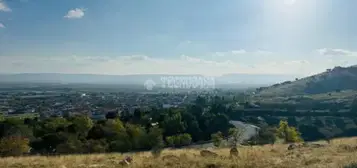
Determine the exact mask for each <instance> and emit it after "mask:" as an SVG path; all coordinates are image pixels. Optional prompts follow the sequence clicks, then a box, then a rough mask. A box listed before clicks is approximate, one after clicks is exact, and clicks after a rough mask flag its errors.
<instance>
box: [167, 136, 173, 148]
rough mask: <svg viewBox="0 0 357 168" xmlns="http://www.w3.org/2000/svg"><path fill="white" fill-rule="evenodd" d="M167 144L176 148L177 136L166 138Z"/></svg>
mask: <svg viewBox="0 0 357 168" xmlns="http://www.w3.org/2000/svg"><path fill="white" fill-rule="evenodd" d="M166 143H167V145H168V146H171V147H175V136H168V137H166Z"/></svg>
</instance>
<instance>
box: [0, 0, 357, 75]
mask: <svg viewBox="0 0 357 168" xmlns="http://www.w3.org/2000/svg"><path fill="white" fill-rule="evenodd" d="M355 6H357V1H355V0H343V1H341V0H221V1H217V0H180V1H178V0H0V73H72V74H73V73H74V74H121V75H123V74H203V75H222V74H227V73H248V74H298V75H302V76H307V75H311V74H315V73H318V72H323V71H325V70H326V69H328V68H333V67H334V66H350V65H355V64H357V43H356V42H357V22H356V21H355V18H356V17H357V10H355V8H354V7H355Z"/></svg>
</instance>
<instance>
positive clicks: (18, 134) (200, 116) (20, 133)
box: [0, 97, 233, 156]
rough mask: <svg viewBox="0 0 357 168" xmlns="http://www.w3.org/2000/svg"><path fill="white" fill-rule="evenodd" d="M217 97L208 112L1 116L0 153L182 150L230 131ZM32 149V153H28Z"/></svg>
mask: <svg viewBox="0 0 357 168" xmlns="http://www.w3.org/2000/svg"><path fill="white" fill-rule="evenodd" d="M219 100H221V99H220V98H216V99H215V101H216V102H213V103H212V104H210V107H211V108H210V109H209V110H207V109H206V108H205V107H207V104H205V103H207V102H206V101H205V99H203V98H201V97H199V98H198V99H197V101H196V102H197V103H196V104H194V105H191V106H188V107H187V108H171V109H152V110H150V111H140V110H135V112H134V113H126V112H124V113H123V114H122V115H116V114H108V115H107V119H106V120H102V121H94V120H92V119H90V118H89V117H88V116H85V115H75V116H67V117H66V118H62V117H50V118H47V119H42V120H41V119H39V118H36V117H35V118H25V119H23V118H4V119H3V120H2V121H0V154H2V155H3V156H16V155H21V154H74V153H103V152H129V151H145V150H151V151H152V152H153V154H155V155H159V154H160V152H161V151H162V149H163V148H164V147H165V146H170V147H175V148H177V147H183V146H187V145H190V144H191V143H195V142H199V141H207V140H210V139H211V135H212V134H214V133H216V132H221V136H222V137H224V136H227V135H228V130H229V129H230V128H232V127H233V125H231V124H230V123H229V121H230V119H229V117H228V115H229V113H230V111H229V109H228V108H226V107H224V106H223V104H222V103H220V102H219ZM30 148H31V150H30Z"/></svg>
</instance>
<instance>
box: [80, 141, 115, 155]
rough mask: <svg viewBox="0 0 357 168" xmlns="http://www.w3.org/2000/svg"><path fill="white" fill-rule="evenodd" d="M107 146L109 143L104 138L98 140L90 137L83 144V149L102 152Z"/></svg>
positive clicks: (89, 151) (90, 151) (105, 150)
mask: <svg viewBox="0 0 357 168" xmlns="http://www.w3.org/2000/svg"><path fill="white" fill-rule="evenodd" d="M108 148H109V145H108V143H107V142H106V140H105V139H100V140H93V139H90V140H88V141H86V142H85V143H84V145H83V151H84V152H85V153H104V152H107V150H108Z"/></svg>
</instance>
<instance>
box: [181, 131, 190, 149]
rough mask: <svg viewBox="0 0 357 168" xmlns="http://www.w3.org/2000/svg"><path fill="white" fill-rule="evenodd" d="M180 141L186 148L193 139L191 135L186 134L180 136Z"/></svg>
mask: <svg viewBox="0 0 357 168" xmlns="http://www.w3.org/2000/svg"><path fill="white" fill-rule="evenodd" d="M178 137H179V139H180V145H181V146H186V145H189V144H191V141H192V138H191V135H190V134H187V133H184V134H181V135H179V136H178Z"/></svg>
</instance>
